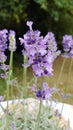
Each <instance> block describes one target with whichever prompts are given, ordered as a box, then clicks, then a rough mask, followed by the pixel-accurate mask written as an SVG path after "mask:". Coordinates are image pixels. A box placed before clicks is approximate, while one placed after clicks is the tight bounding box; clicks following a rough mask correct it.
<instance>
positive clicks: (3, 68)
mask: <svg viewBox="0 0 73 130" xmlns="http://www.w3.org/2000/svg"><path fill="white" fill-rule="evenodd" d="M0 69H2V70H8V69H9V65H6V64H1V65H0Z"/></svg>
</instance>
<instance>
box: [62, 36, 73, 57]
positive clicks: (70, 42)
mask: <svg viewBox="0 0 73 130" xmlns="http://www.w3.org/2000/svg"><path fill="white" fill-rule="evenodd" d="M62 43H63V50H64V53H63V54H62V56H63V57H65V58H69V57H71V56H73V37H72V35H64V36H63V41H62Z"/></svg>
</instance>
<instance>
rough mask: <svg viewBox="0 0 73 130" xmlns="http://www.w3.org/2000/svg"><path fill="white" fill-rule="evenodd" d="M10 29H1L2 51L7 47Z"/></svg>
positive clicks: (0, 45)
mask: <svg viewBox="0 0 73 130" xmlns="http://www.w3.org/2000/svg"><path fill="white" fill-rule="evenodd" d="M7 34H8V31H7V29H3V30H0V52H4V51H5V49H7V40H8V36H7Z"/></svg>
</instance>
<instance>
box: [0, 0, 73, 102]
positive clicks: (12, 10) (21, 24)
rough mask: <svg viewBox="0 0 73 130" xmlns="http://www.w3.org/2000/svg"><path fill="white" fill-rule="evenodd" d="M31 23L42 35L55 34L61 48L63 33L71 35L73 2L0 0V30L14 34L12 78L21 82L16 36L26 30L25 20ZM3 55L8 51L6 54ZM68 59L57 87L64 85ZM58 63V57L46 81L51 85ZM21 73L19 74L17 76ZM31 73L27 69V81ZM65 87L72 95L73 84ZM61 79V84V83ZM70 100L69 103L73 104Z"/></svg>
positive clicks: (2, 88)
mask: <svg viewBox="0 0 73 130" xmlns="http://www.w3.org/2000/svg"><path fill="white" fill-rule="evenodd" d="M27 20H31V21H33V22H34V25H33V29H34V30H36V29H39V30H40V31H41V35H46V34H47V32H48V31H51V32H53V33H54V34H55V36H56V40H57V43H58V47H60V49H62V36H63V35H64V34H72V35H73V0H0V29H4V28H7V29H13V30H15V31H16V37H17V47H18V48H17V53H14V76H15V77H17V76H18V80H19V82H20V83H21V82H22V67H21V66H22V61H23V59H22V56H21V55H20V53H21V49H22V47H21V46H20V43H19V40H18V37H22V35H23V34H24V33H26V31H27V30H28V27H27V26H26V21H27ZM7 55H9V52H8V51H7ZM8 62H9V61H7V63H8ZM69 62H70V60H69V59H67V64H66V67H65V69H64V74H63V76H62V79H61V82H60V84H59V85H60V88H61V90H62V88H63V87H65V86H66V80H65V79H66V78H67V73H68V67H69ZM61 64H62V58H61V57H59V58H58V59H57V60H56V61H55V63H54V69H55V71H54V74H55V76H53V78H51V79H50V81H48V79H47V78H46V80H47V81H48V82H49V84H50V86H53V85H54V83H53V82H56V80H57V77H58V73H59V70H60V67H61ZM20 74H21V75H20ZM31 74H32V71H31V69H30V68H29V72H28V79H29V78H30V77H31ZM72 75H73V72H72V74H71V82H70V84H69V89H68V92H69V93H71V94H73V82H72ZM64 80H65V81H64ZM5 92H6V87H5V82H4V80H3V79H0V95H1V94H4V93H5ZM72 101H73V97H72V99H71V100H70V101H69V103H71V104H73V102H72Z"/></svg>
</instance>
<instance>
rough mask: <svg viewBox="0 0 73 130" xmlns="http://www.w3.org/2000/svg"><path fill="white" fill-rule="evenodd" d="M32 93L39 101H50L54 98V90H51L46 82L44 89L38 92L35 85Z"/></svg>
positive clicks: (41, 88)
mask: <svg viewBox="0 0 73 130" xmlns="http://www.w3.org/2000/svg"><path fill="white" fill-rule="evenodd" d="M32 91H33V92H34V94H35V96H36V97H37V99H39V100H45V99H50V98H51V96H52V89H51V88H49V86H48V84H47V83H46V82H43V85H42V87H40V88H39V89H38V90H36V85H35V84H34V85H33V87H32Z"/></svg>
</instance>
